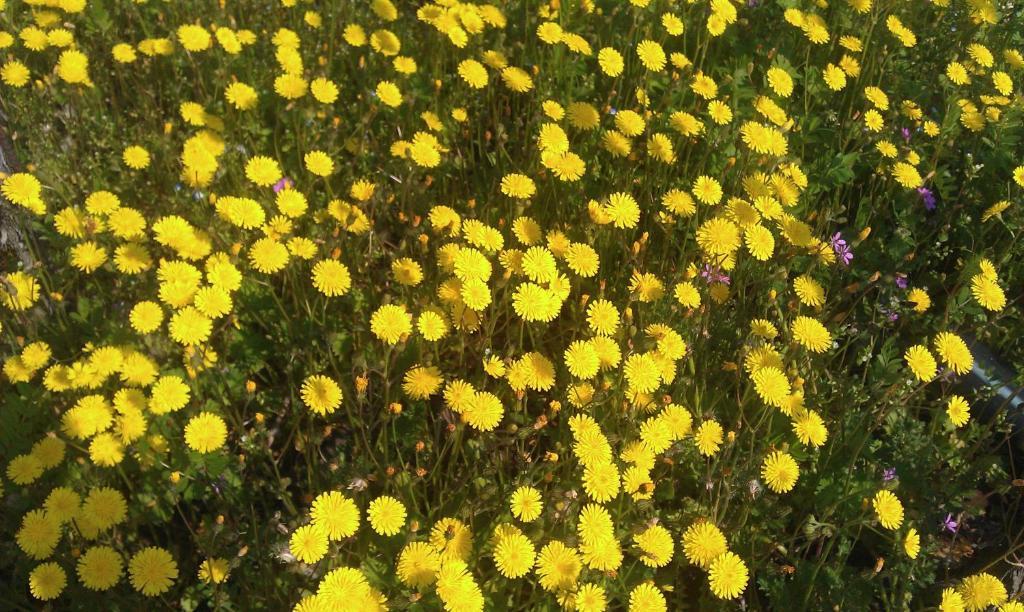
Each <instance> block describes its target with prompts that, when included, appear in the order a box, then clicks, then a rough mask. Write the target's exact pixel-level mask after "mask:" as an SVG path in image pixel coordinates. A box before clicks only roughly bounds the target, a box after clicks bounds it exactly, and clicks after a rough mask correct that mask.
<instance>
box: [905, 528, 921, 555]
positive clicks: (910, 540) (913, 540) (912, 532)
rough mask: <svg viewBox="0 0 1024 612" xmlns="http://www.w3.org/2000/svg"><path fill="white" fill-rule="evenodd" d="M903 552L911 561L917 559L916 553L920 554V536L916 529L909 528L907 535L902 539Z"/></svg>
mask: <svg viewBox="0 0 1024 612" xmlns="http://www.w3.org/2000/svg"><path fill="white" fill-rule="evenodd" d="M903 550H904V552H906V553H907V556H908V557H910V558H911V559H916V558H917V555H918V553H920V552H921V536H920V535H919V534H918V533H917V529H914V528H913V527H911V528H910V529H908V530H907V535H906V536H904V538H903Z"/></svg>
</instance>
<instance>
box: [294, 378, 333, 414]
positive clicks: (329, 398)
mask: <svg viewBox="0 0 1024 612" xmlns="http://www.w3.org/2000/svg"><path fill="white" fill-rule="evenodd" d="M301 395H302V402H303V403H304V404H306V406H307V407H308V408H309V409H310V410H312V411H313V412H315V413H317V414H319V415H321V416H323V415H327V414H330V413H332V412H334V411H335V410H336V409H337V408H338V406H340V405H341V400H342V391H341V387H339V386H338V383H337V382H335V381H334V379H332V378H330V377H328V376H323V375H321V374H314V375H312V376H307V377H306V380H304V381H303V382H302V393H301Z"/></svg>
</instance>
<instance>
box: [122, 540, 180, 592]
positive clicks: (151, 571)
mask: <svg viewBox="0 0 1024 612" xmlns="http://www.w3.org/2000/svg"><path fill="white" fill-rule="evenodd" d="M128 575H129V577H130V579H131V583H132V586H133V587H135V590H137V591H139V592H140V593H142V594H143V595H147V596H150V597H152V596H155V595H159V594H161V593H163V592H164V591H166V590H167V589H169V588H171V585H172V584H174V580H175V579H176V578H177V577H178V564H177V563H175V562H174V558H173V557H171V554H170V553H168V552H167V551H166V550H164V549H163V548H156V547H149V548H144V549H142V550H140V551H139V552H137V553H135V555H134V556H133V557H132V559H131V561H129V562H128Z"/></svg>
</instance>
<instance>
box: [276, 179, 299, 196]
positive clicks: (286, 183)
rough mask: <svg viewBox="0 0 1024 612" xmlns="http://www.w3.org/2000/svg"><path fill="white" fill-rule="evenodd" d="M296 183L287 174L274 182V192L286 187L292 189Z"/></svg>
mask: <svg viewBox="0 0 1024 612" xmlns="http://www.w3.org/2000/svg"><path fill="white" fill-rule="evenodd" d="M294 184H295V183H294V182H293V181H292V179H290V178H288V177H287V176H286V177H284V178H283V179H281V180H279V181H278V182H276V183H274V193H280V192H281V191H283V190H285V189H291V188H292V186H293V185H294Z"/></svg>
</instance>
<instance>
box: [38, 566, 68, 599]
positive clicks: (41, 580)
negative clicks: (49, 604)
mask: <svg viewBox="0 0 1024 612" xmlns="http://www.w3.org/2000/svg"><path fill="white" fill-rule="evenodd" d="M65 585H67V574H65V573H64V569H63V568H61V566H59V565H57V564H56V563H43V564H42V565H38V566H36V568H35V569H33V570H32V572H31V573H30V574H29V576H28V588H29V592H31V593H32V597H35V598H36V599H39V600H42V601H49V600H51V599H56V598H57V597H58V596H59V595H60V594H61V592H63V591H64V586H65Z"/></svg>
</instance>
